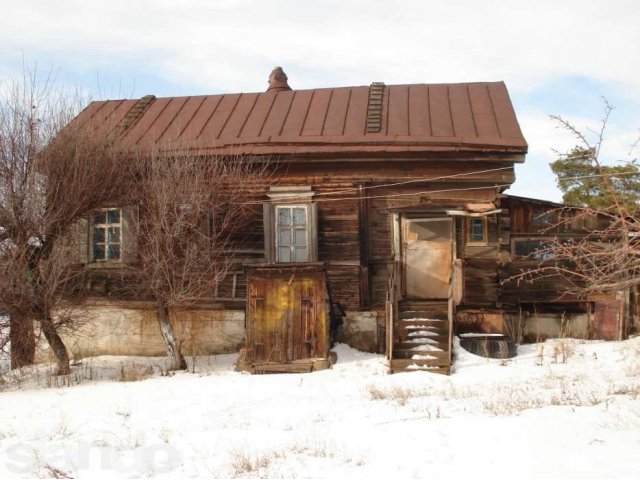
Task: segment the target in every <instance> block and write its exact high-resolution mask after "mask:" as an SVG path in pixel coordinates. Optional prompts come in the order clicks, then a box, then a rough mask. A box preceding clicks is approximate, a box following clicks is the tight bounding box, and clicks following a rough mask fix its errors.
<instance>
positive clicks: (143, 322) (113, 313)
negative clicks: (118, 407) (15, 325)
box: [38, 305, 245, 360]
mask: <svg viewBox="0 0 640 480" xmlns="http://www.w3.org/2000/svg"><path fill="white" fill-rule="evenodd" d="M79 314H80V317H81V319H82V320H81V322H82V326H81V327H80V328H79V329H78V330H77V331H76V332H75V333H74V334H73V335H63V340H64V342H65V344H66V346H67V348H68V349H69V354H70V356H71V358H72V359H77V358H83V357H90V356H97V355H139V356H162V355H166V353H167V352H166V348H165V344H164V341H163V339H162V335H161V333H160V328H159V327H158V321H157V317H156V310H155V309H154V308H153V307H151V306H150V307H140V306H136V307H128V306H126V305H124V306H123V305H89V306H85V307H82V309H81V310H79ZM244 316H245V314H244V311H239V310H219V309H205V308H197V309H190V310H183V311H178V312H176V313H175V314H172V315H171V321H172V324H173V328H174V332H175V334H176V336H177V338H178V340H179V341H180V342H181V345H182V353H183V354H184V355H194V354H195V355H214V354H220V353H231V352H237V351H239V349H240V348H241V346H242V345H243V344H244V341H245V328H244ZM39 347H41V348H39V353H38V357H39V359H41V360H43V359H48V358H49V357H50V352H48V351H47V345H46V341H44V338H42V339H41V341H40V342H39Z"/></svg>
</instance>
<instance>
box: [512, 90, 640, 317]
mask: <svg viewBox="0 0 640 480" xmlns="http://www.w3.org/2000/svg"><path fill="white" fill-rule="evenodd" d="M612 111H613V107H612V106H611V105H610V104H609V103H607V102H606V101H605V108H604V115H603V118H602V121H601V124H600V127H599V128H598V129H597V130H592V131H591V130H590V134H587V133H584V132H582V131H580V130H579V129H578V128H576V127H575V125H573V124H572V123H571V122H569V121H567V120H565V119H564V118H562V117H560V116H552V118H553V119H554V120H555V121H556V122H557V123H558V125H559V126H560V127H562V128H564V129H566V130H567V131H569V132H570V133H571V134H573V135H574V137H575V138H576V140H577V142H578V145H577V147H576V148H574V149H573V150H572V151H571V152H569V153H568V154H566V155H565V156H564V158H566V159H567V160H569V161H571V162H575V161H579V162H580V164H581V166H583V169H582V172H579V174H577V175H576V174H573V175H565V176H559V177H558V182H559V184H560V186H561V188H562V189H563V191H566V190H567V189H566V184H565V183H562V182H570V184H571V186H572V187H575V186H577V187H576V188H580V189H581V190H580V192H581V196H580V198H582V199H583V204H582V205H574V206H567V207H566V208H561V209H557V210H556V214H557V215H556V216H557V218H558V222H557V223H555V224H554V225H553V226H552V227H550V228H549V231H552V230H555V231H563V230H566V229H565V228H564V227H565V225H566V226H568V225H569V224H571V225H572V226H573V225H576V224H582V225H584V229H583V233H582V234H581V235H571V236H570V237H568V238H567V237H564V238H563V237H557V238H556V239H555V240H549V241H547V242H546V243H545V245H544V247H543V248H540V249H538V250H537V251H536V252H534V253H533V254H532V255H531V256H532V257H535V258H537V259H539V260H540V261H539V264H538V265H537V266H536V267H533V268H529V269H526V270H523V271H522V272H520V273H519V274H518V275H515V276H513V277H511V278H509V279H507V280H506V281H507V282H509V281H522V280H527V281H537V280H540V279H542V278H545V277H562V278H563V280H564V284H565V285H566V291H565V292H559V294H563V293H570V294H572V295H573V296H576V297H578V298H587V297H588V296H589V295H591V294H593V293H607V294H613V293H617V292H623V293H625V295H627V302H626V305H628V304H629V298H628V296H629V294H630V292H633V291H635V290H637V285H638V284H640V275H639V274H640V219H639V218H638V217H637V216H636V212H637V211H638V204H637V194H636V193H637V191H636V187H635V182H637V177H638V173H639V172H638V169H637V168H636V166H635V163H634V162H630V164H629V166H628V167H627V168H617V167H616V168H611V167H610V166H608V165H604V164H603V161H602V159H601V150H602V146H603V144H604V141H605V132H606V128H607V123H608V121H609V118H610V115H611V113H612ZM577 154H579V158H577ZM561 158H563V157H561ZM629 176H634V177H635V178H634V179H633V181H632V180H631V179H630V178H626V179H625V177H629ZM621 178H622V179H623V180H621ZM625 185H630V186H629V187H628V188H627V189H626V190H625V188H624V186H625ZM563 187H564V188H563ZM590 192H592V195H594V196H597V198H596V199H595V200H597V202H595V204H596V205H598V209H594V208H592V207H591V206H589V203H590V202H589V197H588V196H589V194H590ZM603 199H606V203H603V202H604V200H603Z"/></svg>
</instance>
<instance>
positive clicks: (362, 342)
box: [336, 311, 378, 353]
mask: <svg viewBox="0 0 640 480" xmlns="http://www.w3.org/2000/svg"><path fill="white" fill-rule="evenodd" d="M377 317H378V313H377V312H353V311H348V312H346V315H345V317H344V318H343V321H342V325H340V326H339V327H338V331H337V338H336V340H337V341H338V342H340V343H346V344H347V345H349V346H350V347H353V348H356V349H358V350H362V351H363V352H372V353H376V352H377V351H378V322H377Z"/></svg>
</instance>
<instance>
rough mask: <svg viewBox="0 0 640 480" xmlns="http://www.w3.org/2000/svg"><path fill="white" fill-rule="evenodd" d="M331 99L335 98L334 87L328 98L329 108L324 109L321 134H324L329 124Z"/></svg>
mask: <svg viewBox="0 0 640 480" xmlns="http://www.w3.org/2000/svg"><path fill="white" fill-rule="evenodd" d="M331 100H333V88H332V89H331V91H330V92H329V100H327V108H326V110H325V111H324V117H323V118H322V127H321V128H320V135H324V127H325V125H326V124H327V116H328V115H329V108H331Z"/></svg>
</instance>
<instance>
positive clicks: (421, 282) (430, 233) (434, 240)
mask: <svg viewBox="0 0 640 480" xmlns="http://www.w3.org/2000/svg"><path fill="white" fill-rule="evenodd" d="M451 229H452V227H451V219H448V218H447V219H437V220H436V219H428V220H405V228H404V234H405V240H404V271H405V289H406V296H407V297H409V298H416V299H432V298H448V297H449V284H450V281H451V268H452V259H453V258H452V256H453V248H452V231H451Z"/></svg>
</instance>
